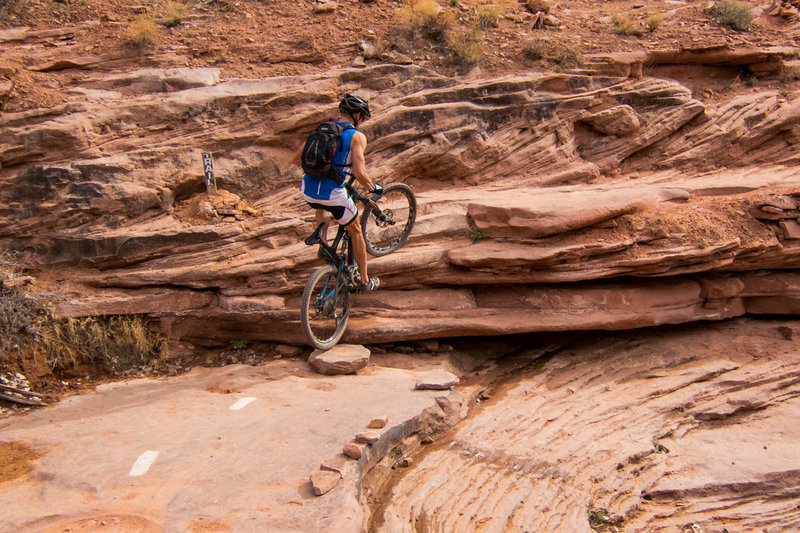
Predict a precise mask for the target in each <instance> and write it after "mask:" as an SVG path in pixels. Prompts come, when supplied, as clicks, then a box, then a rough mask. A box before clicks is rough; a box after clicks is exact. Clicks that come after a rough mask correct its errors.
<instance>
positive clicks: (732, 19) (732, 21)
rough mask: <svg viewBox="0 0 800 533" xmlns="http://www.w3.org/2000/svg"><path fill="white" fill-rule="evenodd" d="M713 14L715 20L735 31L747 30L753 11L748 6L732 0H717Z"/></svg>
mask: <svg viewBox="0 0 800 533" xmlns="http://www.w3.org/2000/svg"><path fill="white" fill-rule="evenodd" d="M714 15H715V17H716V19H717V22H719V23H720V24H722V25H723V26H728V27H729V28H732V29H734V30H736V31H749V30H750V24H751V23H752V22H753V12H752V11H751V10H750V8H749V7H747V6H744V5H742V4H738V3H736V2H733V1H732V0H722V1H721V2H717V5H716V6H715V7H714Z"/></svg>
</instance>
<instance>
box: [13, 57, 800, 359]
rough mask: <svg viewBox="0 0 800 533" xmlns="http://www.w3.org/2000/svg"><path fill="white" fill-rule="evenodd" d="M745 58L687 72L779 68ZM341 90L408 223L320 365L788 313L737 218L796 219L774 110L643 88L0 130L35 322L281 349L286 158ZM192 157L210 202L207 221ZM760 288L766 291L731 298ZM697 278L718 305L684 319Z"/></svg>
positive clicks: (761, 237) (86, 94)
mask: <svg viewBox="0 0 800 533" xmlns="http://www.w3.org/2000/svg"><path fill="white" fill-rule="evenodd" d="M762 52H763V53H762ZM762 52H758V51H752V50H751V51H747V53H744V52H742V53H741V54H739V55H736V54H733V55H731V53H727V55H726V54H725V53H722V52H719V53H716V55H715V54H713V53H709V52H708V51H706V52H703V53H702V54H701V53H698V54H695V56H692V57H693V58H694V59H693V60H695V61H699V59H697V58H698V57H703V58H705V59H704V60H705V61H711V62H714V61H716V62H717V63H731V64H735V63H736V61H740V62H741V61H745V63H747V62H748V61H749V62H756V61H766V60H768V59H770V58H776V57H777V58H784V59H785V58H787V57H789V56H791V53H793V52H791V51H785V50H784V51H780V53H779V52H776V51H769V50H766V51H762ZM759 53H761V55H759ZM733 56H736V57H733ZM654 57H655V56H654ZM658 57H660V59H659V60H660V61H662V62H668V61H671V60H677V59H676V58H674V57H673V58H672V59H670V58H669V57H667V55H666V53H665V54H662V56H658ZM676 57H678V56H676ZM686 57H689V56H686ZM686 57H684V59H686ZM617 60H618V61H619V58H617ZM747 64H749V63H747ZM343 90H349V91H358V92H359V93H360V94H362V95H364V96H365V97H367V98H369V99H370V100H371V102H372V106H373V108H374V110H375V113H374V115H375V116H374V119H373V120H371V121H370V122H368V123H367V124H366V125H365V128H364V131H365V133H366V134H367V136H368V138H369V139H370V144H369V149H368V159H369V164H370V168H371V169H372V172H373V175H374V176H375V177H376V178H377V181H379V182H384V183H386V182H389V181H393V180H398V181H404V182H406V183H408V184H410V185H411V186H412V187H414V189H415V190H416V192H417V195H418V203H419V212H418V221H417V225H416V226H415V229H414V232H413V234H412V236H411V239H410V240H409V242H408V244H407V245H406V246H405V247H404V248H403V249H401V250H400V251H398V252H397V253H395V254H392V255H390V256H387V257H384V258H379V259H373V260H372V263H371V264H372V265H373V266H372V268H373V272H375V273H376V274H378V275H379V276H380V277H381V278H382V290H381V291H379V292H378V293H376V294H364V295H359V296H357V298H356V301H355V306H354V313H353V315H354V316H353V317H352V319H351V321H350V324H349V326H348V331H347V333H346V336H345V339H344V340H345V342H359V343H363V342H381V341H388V340H400V339H422V338H434V337H439V336H452V335H485V334H505V333H519V332H532V331H564V330H573V329H625V328H631V327H644V326H651V325H657V324H665V323H679V322H687V321H696V320H717V319H721V318H728V317H733V316H739V315H741V314H744V313H746V312H769V313H782V314H785V313H795V312H796V309H797V307H798V300H799V299H800V296H799V295H800V282H799V281H798V277H797V273H796V266H797V264H798V261H800V240H798V239H797V238H796V236H797V231H796V227H795V224H797V220H796V218H797V217H795V216H794V215H795V210H793V209H788V210H782V211H781V216H779V217H778V216H775V217H772V218H770V217H765V216H762V215H763V214H764V213H765V212H768V211H769V209H767V211H764V209H766V208H765V207H764V206H765V205H766V204H765V200H766V199H767V198H770V197H785V198H787V199H790V200H791V201H795V202H796V201H797V199H798V198H800V180H798V178H797V173H796V167H795V165H796V164H797V160H798V151H797V150H796V149H795V148H794V147H795V146H797V145H798V141H800V139H798V130H797V128H796V123H797V120H798V116H800V107H798V106H797V105H795V104H794V101H793V100H787V99H786V98H785V97H784V96H783V95H781V94H780V93H778V92H776V91H771V90H764V91H762V92H761V93H759V94H755V95H748V96H746V97H745V96H742V97H739V98H737V99H733V100H731V101H730V102H727V103H723V104H722V105H719V106H718V107H714V108H708V107H707V106H706V105H704V104H703V103H702V102H701V101H699V100H698V99H696V98H695V97H694V95H693V94H692V92H691V91H690V90H689V89H687V88H686V87H683V86H682V85H681V84H680V83H678V82H676V81H672V80H667V79H658V78H651V77H642V78H625V77H611V76H601V75H586V74H568V73H563V74H541V73H531V74H528V75H516V76H507V77H503V78H499V79H480V78H474V77H473V78H471V79H458V78H450V77H445V76H442V75H439V74H436V73H434V72H432V71H429V70H426V69H424V68H421V67H419V66H415V65H407V66H399V65H381V66H374V67H369V68H363V69H352V70H341V71H333V72H331V73H330V74H329V75H324V76H323V75H317V76H305V77H284V78H274V79H267V80H228V81H225V82H221V81H219V78H218V72H217V71H216V70H215V69H209V70H206V71H196V70H195V71H187V70H183V69H168V70H162V71H159V70H154V69H149V70H144V71H135V72H131V73H129V74H124V75H123V74H114V75H110V76H107V77H106V78H101V79H96V80H93V81H91V82H86V83H84V84H83V85H79V86H78V87H76V88H74V89H73V90H72V91H71V93H70V94H71V96H70V101H69V102H68V103H67V104H65V105H64V106H62V107H59V108H55V109H48V110H38V111H33V112H27V113H20V114H6V115H3V117H2V118H0V123H1V124H2V127H3V131H4V133H5V135H4V136H3V139H2V140H0V163H1V164H2V168H0V179H2V180H3V183H4V185H5V187H3V189H2V191H1V192H0V194H2V199H3V205H4V207H3V209H2V213H0V215H2V219H0V238H2V246H3V247H4V248H6V249H9V250H16V251H24V252H25V257H26V258H27V260H28V261H29V262H30V263H31V264H32V265H33V266H35V267H39V268H41V269H43V270H47V271H48V272H52V273H55V276H56V278H59V277H61V278H64V279H68V281H69V282H68V283H66V284H64V285H63V286H62V287H61V288H62V289H63V291H62V294H63V295H64V296H63V297H62V298H61V300H60V301H57V302H56V312H57V314H59V315H60V316H82V315H91V314H121V313H136V314H146V315H148V316H150V317H152V318H153V319H154V321H155V324H156V325H157V327H159V328H160V329H161V330H162V331H163V332H164V333H166V334H167V335H168V336H169V338H170V340H171V342H172V344H173V347H176V348H177V347H179V346H186V347H190V346H191V344H193V343H198V344H204V345H205V344H208V343H209V342H219V341H222V342H225V341H226V339H230V338H247V339H251V340H269V341H281V342H286V343H295V344H302V343H303V342H304V339H303V338H302V334H301V332H300V328H299V321H298V314H299V312H298V309H299V295H300V293H301V290H302V287H303V285H304V284H305V281H306V279H307V278H308V276H309V274H310V273H311V271H312V269H313V268H315V267H317V266H318V265H319V263H318V262H317V260H316V253H315V250H312V249H309V248H307V247H305V246H304V245H303V244H302V238H303V237H304V236H306V235H307V234H308V233H309V232H310V231H311V222H310V220H311V213H310V212H309V210H308V209H307V208H305V207H304V206H303V203H302V201H301V199H300V196H299V192H298V190H297V182H298V179H299V170H298V169H296V168H294V167H292V166H291V165H290V164H288V159H289V156H290V155H291V154H292V153H293V151H294V150H295V149H296V148H297V147H298V146H299V145H300V144H301V143H302V141H303V138H304V135H305V134H306V132H307V131H308V130H309V129H310V128H311V127H312V125H314V124H315V123H316V122H318V121H320V120H322V119H324V118H326V117H329V116H331V115H333V114H335V106H336V103H337V101H338V98H339V95H340V94H341V91H343ZM204 152H213V154H214V162H215V170H216V176H217V185H218V187H219V188H220V189H222V191H223V194H226V195H227V197H226V199H225V201H220V202H217V203H216V204H215V203H214V202H213V201H210V200H209V199H208V198H207V197H205V196H204V191H205V187H204V185H203V168H202V164H201V155H202V153H204ZM766 162H769V163H770V166H765V163H766ZM756 165H759V166H756ZM654 168H661V169H666V170H660V171H653V169H654ZM697 169H704V170H705V172H703V173H702V174H697ZM231 202H232V203H231ZM228 203H231V205H230V206H228V205H227V204H228ZM217 204H218V205H217ZM767 207H770V206H767ZM754 208H757V209H759V210H760V211H759V213H756V216H754V214H753V209H754ZM771 208H775V206H771V207H770V209H771ZM775 209H778V208H775ZM768 214H769V213H768ZM66 272H69V275H68V276H67V275H66ZM748 272H753V273H752V274H749V273H748ZM62 273H63V274H62ZM771 273H774V275H773V274H771ZM778 273H780V275H778ZM763 277H767V278H770V279H773V280H774V281H775V283H777V284H778V285H779V286H780V287H781V289H780V291H779V293H777V292H772V291H766V293H765V292H764V291H763V290H762V287H761V286H760V285H759V284H757V283H753V282H752V280H753V279H756V278H758V279H761V278H763ZM709 278H711V279H718V278H726V279H728V278H731V279H735V280H738V281H737V282H736V284H737V286H738V285H743V286H744V288H743V289H742V290H741V291H740V292H738V293H736V294H730V295H727V296H725V297H724V298H723V297H714V298H709V297H707V296H706V295H705V294H704V292H703V289H702V287H703V286H704V284H705V283H707V279H709ZM756 310H757V311H756Z"/></svg>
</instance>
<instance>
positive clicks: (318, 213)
mask: <svg viewBox="0 0 800 533" xmlns="http://www.w3.org/2000/svg"><path fill="white" fill-rule="evenodd" d="M330 222H331V221H330V219H329V218H328V212H327V211H325V210H324V209H317V210H315V211H314V227H315V228H316V227H319V225H320V224H325V225H324V226H323V227H322V231H320V232H319V238H320V239H322V242H323V243H324V244H326V245H327V244H328V225H329V224H330Z"/></svg>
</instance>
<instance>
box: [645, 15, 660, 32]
mask: <svg viewBox="0 0 800 533" xmlns="http://www.w3.org/2000/svg"><path fill="white" fill-rule="evenodd" d="M663 22H664V19H662V18H661V17H660V16H658V15H650V16H649V17H647V21H646V24H647V31H649V32H650V33H653V32H654V31H656V30H657V29H658V28H660V27H661V24H662V23H663Z"/></svg>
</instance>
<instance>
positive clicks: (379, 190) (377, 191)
mask: <svg viewBox="0 0 800 533" xmlns="http://www.w3.org/2000/svg"><path fill="white" fill-rule="evenodd" d="M372 185H373V187H375V188H374V189H373V190H372V192H373V194H375V195H376V196H377V197H378V198H380V197H381V196H383V187H381V186H380V185H378V184H377V183H373V184H372Z"/></svg>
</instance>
